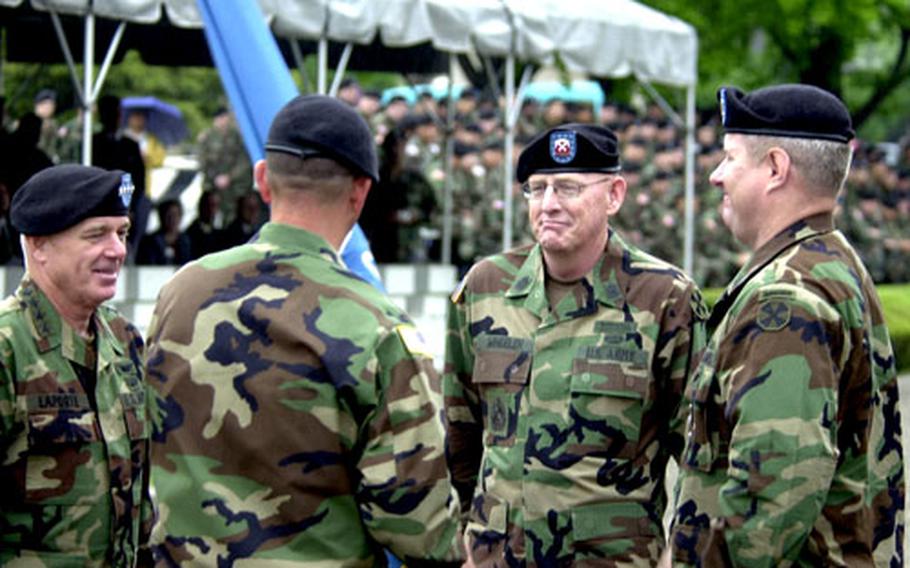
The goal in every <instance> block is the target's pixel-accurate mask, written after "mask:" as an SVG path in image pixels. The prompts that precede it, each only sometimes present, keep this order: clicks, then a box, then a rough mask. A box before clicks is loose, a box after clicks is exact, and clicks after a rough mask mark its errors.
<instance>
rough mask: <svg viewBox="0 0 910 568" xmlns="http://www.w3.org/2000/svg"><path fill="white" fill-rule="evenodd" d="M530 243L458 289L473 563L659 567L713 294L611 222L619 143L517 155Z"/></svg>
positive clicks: (451, 420) (462, 473) (454, 391)
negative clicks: (684, 409) (669, 477)
mask: <svg viewBox="0 0 910 568" xmlns="http://www.w3.org/2000/svg"><path fill="white" fill-rule="evenodd" d="M517 173H518V176H517V177H518V180H519V182H521V183H523V184H524V185H523V187H522V189H523V193H524V195H525V197H526V198H527V199H528V205H529V219H530V224H531V227H532V229H533V232H534V235H535V238H536V241H537V242H536V243H535V244H533V245H528V246H523V247H520V248H516V249H513V250H510V251H507V252H505V253H503V254H499V255H495V256H492V257H489V258H486V259H484V260H482V261H480V262H478V263H477V264H476V265H474V266H473V267H472V268H471V270H470V271H469V272H468V274H467V276H466V277H465V279H464V281H463V282H462V283H461V284H460V285H459V287H458V289H457V290H456V292H455V293H454V294H453V296H452V300H453V305H452V306H451V309H450V313H449V322H448V334H447V344H446V373H445V377H444V393H445V397H446V399H445V402H446V415H447V419H448V425H449V434H450V447H449V450H450V456H449V458H450V464H451V465H450V467H451V468H452V471H453V479H454V481H455V483H456V486H457V488H458V491H459V495H460V497H461V504H462V512H463V515H464V522H465V541H466V546H467V551H468V555H469V557H470V560H469V562H470V563H473V564H475V565H477V566H506V565H508V566H586V565H605V564H608V565H614V564H624V563H628V564H629V565H632V564H635V565H653V564H655V563H656V562H657V559H658V558H659V556H660V553H661V550H662V549H663V547H664V542H665V540H664V532H663V528H662V522H661V519H662V516H663V513H664V508H665V506H666V502H667V500H666V496H665V492H664V473H665V471H666V466H667V462H668V459H669V458H670V457H671V456H677V455H678V454H679V451H680V449H681V448H682V444H683V422H684V421H683V420H682V416H681V404H680V401H681V399H682V394H683V390H684V385H685V382H686V377H687V375H688V371H689V369H690V367H691V366H692V363H693V361H694V359H695V356H696V355H697V354H698V352H699V351H700V349H701V347H702V346H703V344H704V341H705V337H704V318H705V316H706V311H705V308H704V306H703V303H702V300H701V295H700V293H699V291H698V289H697V287H696V286H695V284H694V283H693V282H692V280H691V279H690V278H688V277H687V276H686V275H685V274H683V273H682V272H681V271H680V270H679V269H678V268H676V267H674V266H672V265H670V264H668V263H666V262H664V261H662V260H660V259H657V258H655V257H653V256H651V255H649V254H647V253H645V252H643V251H641V250H639V249H637V248H636V247H634V246H632V245H630V244H629V243H627V242H626V241H625V240H624V239H623V237H622V236H621V235H620V234H619V233H617V232H616V231H614V230H612V229H611V228H610V218H611V217H612V216H613V215H615V214H616V213H617V212H618V211H619V209H620V207H621V206H622V202H623V199H624V198H625V196H626V191H627V186H626V182H625V180H624V179H623V177H622V173H621V168H620V163H619V156H618V153H617V141H616V136H615V135H614V134H613V132H611V131H610V130H608V129H606V128H603V127H598V126H591V125H585V124H567V125H563V126H559V127H557V128H554V129H552V130H550V131H548V132H546V133H544V134H543V135H541V136H539V137H538V138H536V139H535V140H533V141H532V142H531V143H530V144H529V145H528V146H527V148H526V149H525V151H524V152H523V153H522V154H521V156H520V158H519V162H518V172H517Z"/></svg>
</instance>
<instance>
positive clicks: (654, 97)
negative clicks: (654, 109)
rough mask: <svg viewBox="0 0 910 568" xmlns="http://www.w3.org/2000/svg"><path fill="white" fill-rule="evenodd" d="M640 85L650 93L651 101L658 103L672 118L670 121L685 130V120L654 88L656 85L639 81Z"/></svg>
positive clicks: (642, 80)
mask: <svg viewBox="0 0 910 568" xmlns="http://www.w3.org/2000/svg"><path fill="white" fill-rule="evenodd" d="M638 83H639V84H640V85H641V86H642V87H644V88H645V90H646V91H648V94H649V95H650V96H651V99H652V100H653V101H654V102H656V103H657V106H659V107H660V109H661V110H662V111H664V113H666V115H667V116H669V117H670V120H672V121H673V124H675V125H676V127H677V128H684V127H685V126H686V121H685V120H683V118H682V117H681V116H679V113H678V112H676V110H675V109H674V108H673V107H672V106H671V105H670V103H668V102H667V99H665V98H663V96H661V94H660V93H658V92H657V89H655V88H654V85H652V84H651V83H650V82H649V81H646V80H644V79H638ZM687 93H688V91H687ZM687 103H688V101H687Z"/></svg>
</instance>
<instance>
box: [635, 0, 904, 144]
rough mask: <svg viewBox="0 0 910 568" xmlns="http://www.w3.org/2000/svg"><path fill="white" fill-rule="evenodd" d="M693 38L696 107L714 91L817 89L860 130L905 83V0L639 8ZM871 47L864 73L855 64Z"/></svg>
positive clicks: (664, 0)
mask: <svg viewBox="0 0 910 568" xmlns="http://www.w3.org/2000/svg"><path fill="white" fill-rule="evenodd" d="M644 1H645V3H646V4H649V5H651V6H653V7H655V8H657V9H659V10H662V11H664V12H667V13H668V14H672V15H675V16H677V17H679V18H681V19H683V20H686V21H688V22H690V23H691V24H692V25H693V26H695V28H696V29H697V30H698V33H699V43H700V46H699V47H700V49H699V57H700V61H699V80H700V82H701V87H700V90H699V91H700V92H699V102H700V103H701V104H703V105H705V106H708V105H710V104H713V97H714V90H715V89H716V87H717V86H719V85H721V84H735V85H738V86H740V87H742V88H745V89H751V88H755V87H758V86H761V85H764V84H768V83H772V82H784V81H789V82H802V83H809V84H813V85H818V86H819V87H822V88H824V89H827V90H829V91H831V92H833V93H835V94H837V95H839V96H841V97H842V98H843V99H844V100H846V101H847V103H848V105H849V106H850V108H851V111H852V113H853V118H854V122H855V124H856V126H857V127H859V126H861V125H863V124H864V123H865V122H866V121H867V120H868V119H869V118H870V117H871V116H872V115H873V114H874V113H875V112H876V111H877V110H878V109H879V108H880V106H881V105H882V104H883V103H884V102H885V101H886V99H888V97H889V96H890V95H892V94H893V93H894V92H895V91H896V90H898V89H900V88H901V87H902V86H903V85H906V84H907V83H908V81H907V80H908V78H910V57H908V47H910V45H908V44H910V2H907V0H770V1H768V0H740V1H738V2H729V1H728V0H700V1H698V2H695V1H693V0H644ZM869 46H874V47H876V48H877V49H878V51H879V54H880V55H881V57H880V58H879V61H877V63H876V64H875V65H874V66H872V67H869V66H862V65H857V64H855V60H856V57H857V55H858V53H859V52H860V50H861V49H863V48H867V47H869Z"/></svg>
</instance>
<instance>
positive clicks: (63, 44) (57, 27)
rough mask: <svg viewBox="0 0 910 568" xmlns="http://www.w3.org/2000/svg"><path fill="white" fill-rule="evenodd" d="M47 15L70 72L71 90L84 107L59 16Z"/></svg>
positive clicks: (83, 97) (84, 96)
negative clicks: (49, 17)
mask: <svg viewBox="0 0 910 568" xmlns="http://www.w3.org/2000/svg"><path fill="white" fill-rule="evenodd" d="M49 13H50V16H51V23H52V24H54V32H56V34H57V43H59V44H60V50H61V51H63V58H64V59H65V60H66V67H67V68H68V69H69V72H70V79H71V80H72V82H73V88H74V89H76V94H77V95H78V96H79V100H80V101H82V106H83V107H85V106H86V105H87V104H88V103H87V97H86V94H85V92H84V91H83V90H82V85H81V84H80V83H79V75H78V74H77V73H76V62H75V61H74V60H73V53H72V52H71V51H70V45H69V43H68V42H67V41H66V34H65V33H63V26H62V25H61V24H60V16H58V15H57V12H54V11H51V12H49Z"/></svg>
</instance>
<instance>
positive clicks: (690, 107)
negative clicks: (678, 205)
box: [683, 85, 695, 275]
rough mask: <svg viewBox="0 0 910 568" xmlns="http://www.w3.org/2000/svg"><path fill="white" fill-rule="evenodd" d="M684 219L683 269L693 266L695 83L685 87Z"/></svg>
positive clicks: (687, 270) (687, 271) (689, 272)
mask: <svg viewBox="0 0 910 568" xmlns="http://www.w3.org/2000/svg"><path fill="white" fill-rule="evenodd" d="M685 180H686V219H685V231H686V232H685V238H684V239H683V270H685V271H686V274H689V275H691V274H693V270H694V268H695V85H689V86H688V87H686V177H685Z"/></svg>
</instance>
